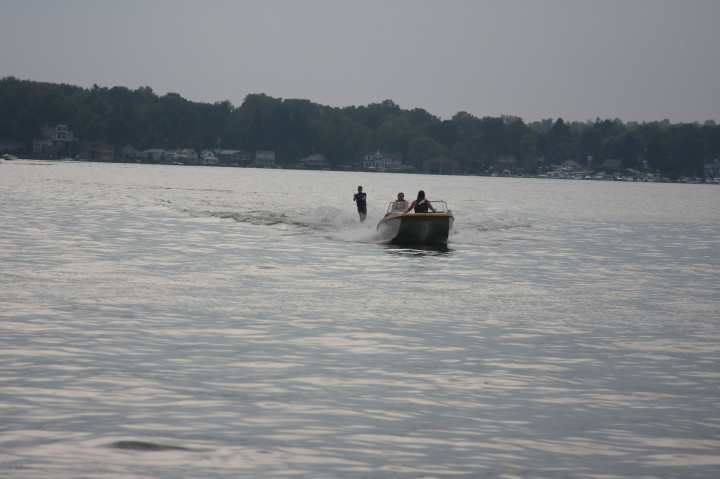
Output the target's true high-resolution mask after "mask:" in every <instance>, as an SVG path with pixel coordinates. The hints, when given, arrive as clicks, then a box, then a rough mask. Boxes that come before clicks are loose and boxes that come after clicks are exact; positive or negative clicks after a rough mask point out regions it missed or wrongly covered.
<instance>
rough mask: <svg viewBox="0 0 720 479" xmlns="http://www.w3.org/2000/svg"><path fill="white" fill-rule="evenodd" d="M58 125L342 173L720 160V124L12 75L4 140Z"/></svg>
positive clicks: (94, 135) (689, 164) (4, 86)
mask: <svg viewBox="0 0 720 479" xmlns="http://www.w3.org/2000/svg"><path fill="white" fill-rule="evenodd" d="M58 123H64V124H67V125H68V126H69V127H70V129H71V130H72V131H73V132H74V133H75V137H76V138H78V139H80V140H88V141H105V142H106V143H109V144H111V145H114V146H115V148H116V151H119V149H120V148H122V147H123V146H125V145H132V146H134V147H135V148H138V149H141V150H144V149H148V148H164V149H179V148H192V149H195V150H198V151H200V150H203V149H209V150H214V149H242V150H245V151H248V152H254V151H257V150H274V151H275V152H276V161H277V162H278V163H279V164H283V165H288V166H290V165H294V164H297V163H298V161H299V160H300V159H301V158H303V157H306V156H308V155H310V154H313V153H321V154H323V155H325V157H326V158H327V160H328V162H329V163H330V165H331V166H333V167H338V168H339V167H342V166H346V165H353V164H356V163H358V162H360V161H361V160H362V158H363V157H364V156H365V155H367V154H368V153H371V152H374V151H376V150H380V151H384V152H397V153H401V154H402V155H403V158H404V162H405V163H407V164H410V165H413V166H415V167H417V168H421V167H422V163H423V161H425V160H427V159H430V158H433V157H436V156H447V157H449V158H452V159H454V160H457V161H458V162H459V164H460V166H461V168H462V170H463V171H465V172H468V173H475V174H483V173H486V172H488V171H490V170H491V168H493V166H494V165H495V164H496V162H497V159H498V158H499V157H508V156H509V155H512V157H513V158H515V168H516V169H517V170H518V171H520V172H525V173H527V174H532V173H535V172H537V169H538V167H542V166H544V167H545V168H547V167H548V166H549V165H553V164H561V163H563V162H565V161H567V160H573V161H575V162H576V163H578V164H579V165H581V166H589V167H592V166H594V165H598V164H599V163H601V162H602V161H603V160H605V159H619V160H622V162H623V165H624V167H625V168H630V169H636V170H649V171H652V172H660V173H661V174H662V175H664V176H670V177H673V176H701V175H702V172H703V167H704V165H705V164H706V163H709V162H711V161H712V160H713V159H715V158H720V126H718V125H717V124H715V122H714V121H707V122H705V123H704V124H699V123H684V124H671V123H670V122H669V121H668V120H662V121H654V122H644V123H636V122H630V123H623V122H622V121H620V120H618V119H612V120H611V119H600V118H597V119H595V120H590V121H586V122H577V121H574V122H565V121H563V119H562V118H557V119H546V120H542V121H537V122H532V123H525V122H524V121H523V120H522V119H521V118H518V117H514V116H501V117H489V116H486V117H482V118H480V117H477V116H474V115H472V114H470V113H467V112H459V113H457V114H455V115H454V116H453V117H452V118H451V119H450V120H443V119H441V118H439V117H438V116H435V115H433V114H431V113H429V112H428V111H426V110H424V109H421V108H415V109H411V110H408V109H402V108H400V107H399V106H398V105H397V104H396V103H394V102H393V101H392V100H385V101H383V102H380V103H371V104H369V105H366V106H348V107H342V108H338V107H330V106H326V105H321V104H317V103H313V102H311V101H310V100H305V99H281V98H273V97H270V96H268V95H265V94H249V95H247V96H246V97H245V99H244V101H243V103H242V105H240V106H234V105H233V104H232V103H231V102H229V101H227V100H225V101H218V102H215V103H212V104H210V103H199V102H192V101H189V100H186V99H184V98H183V97H181V96H180V95H179V94H177V93H168V94H165V95H162V96H159V95H157V94H155V92H153V90H152V89H151V88H150V87H147V86H145V87H141V88H138V89H136V90H130V89H128V88H126V87H122V86H115V87H112V88H107V87H99V86H98V85H93V86H91V87H89V88H83V87H79V86H73V85H67V84H55V83H45V82H34V81H30V80H21V79H17V78H15V77H5V78H2V79H0V138H5V139H9V140H13V141H17V142H20V143H22V144H23V145H25V146H26V148H28V151H29V150H30V149H31V145H32V141H33V140H34V139H40V138H41V128H42V127H43V126H46V125H49V126H54V125H56V124H58ZM589 159H590V160H589ZM589 161H590V162H591V164H588V162H589Z"/></svg>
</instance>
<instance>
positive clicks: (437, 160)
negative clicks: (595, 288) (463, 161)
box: [423, 156, 460, 175]
mask: <svg viewBox="0 0 720 479" xmlns="http://www.w3.org/2000/svg"><path fill="white" fill-rule="evenodd" d="M423 172H425V173H429V174H431V175H457V174H459V173H460V162H459V161H457V160H453V159H452V158H448V157H447V156H436V157H434V158H430V159H429V160H425V161H423Z"/></svg>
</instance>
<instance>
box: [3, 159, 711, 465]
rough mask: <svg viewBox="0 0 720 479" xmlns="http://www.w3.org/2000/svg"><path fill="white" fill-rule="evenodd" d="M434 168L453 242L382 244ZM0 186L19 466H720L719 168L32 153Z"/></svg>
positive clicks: (8, 412) (6, 429)
mask: <svg viewBox="0 0 720 479" xmlns="http://www.w3.org/2000/svg"><path fill="white" fill-rule="evenodd" d="M39 164H41V165H49V164H52V165H53V167H52V168H45V167H40V168H39V167H38V166H37V165H39ZM358 184H362V185H363V187H364V189H365V191H367V192H368V198H369V202H368V220H367V221H366V222H365V223H360V222H359V221H358V219H357V212H356V209H355V205H354V203H353V202H352V194H353V193H354V191H355V190H356V188H357V185H358ZM418 189H424V190H425V191H428V192H432V195H431V197H438V198H440V197H442V198H443V199H445V200H446V201H448V204H449V206H450V207H451V208H452V210H453V212H454V213H455V214H456V215H457V216H456V218H457V219H456V222H455V225H454V228H453V231H452V232H451V236H450V241H449V243H448V244H446V245H440V246H421V247H408V246H399V245H386V244H379V240H378V235H377V232H376V230H375V225H376V224H377V222H378V221H379V219H380V218H382V215H383V214H384V212H385V207H386V205H387V201H389V200H391V199H393V198H394V197H395V195H396V193H397V191H399V190H406V191H411V190H418ZM0 191H1V192H2V194H1V195H0V265H2V266H0V359H1V361H0V392H1V394H0V418H2V419H1V420H0V476H2V477H18V478H20V477H21V478H23V479H27V478H33V479H34V478H67V477H103V478H118V479H120V478H128V477H154V478H176V477H203V478H219V477H223V478H224V477H227V478H237V477H248V478H250V477H253V478H254V477H272V478H283V477H284V478H297V477H323V478H335V477H350V478H353V477H358V478H360V477H363V478H364V477H378V478H389V477H394V478H418V477H461V476H462V477H480V476H482V477H490V478H501V477H502V478H505V477H548V478H556V477H578V478H580V477H603V478H631V477H683V478H696V479H698V478H714V477H715V476H716V475H717V470H718V467H720V456H719V455H718V453H717V451H719V450H720V440H719V439H718V438H720V421H718V419H717V418H718V411H719V410H720V397H719V396H718V395H717V393H716V392H717V389H718V386H719V384H720V378H719V377H718V371H717V365H718V364H720V347H719V346H718V344H720V327H719V323H718V322H719V320H718V318H720V299H718V297H717V288H715V287H714V286H715V285H717V284H718V283H720V267H718V264H717V251H718V247H719V246H720V244H718V238H720V218H719V216H718V210H717V204H718V200H719V198H720V187H718V186H716V185H693V186H689V185H670V184H658V185H653V184H632V183H626V182H580V181H576V182H563V181H549V180H548V181H543V180H530V179H511V178H478V177H440V176H430V175H393V174H376V173H373V174H364V173H342V172H304V171H283V170H256V169H239V168H210V167H205V168H201V167H197V168H196V167H175V166H149V165H115V164H91V163H43V162H39V163H38V162H32V163H30V162H23V161H14V162H12V163H8V164H5V163H4V164H3V165H2V175H1V176H0ZM433 256H440V257H441V259H438V258H432V257H433ZM407 258H411V259H412V260H406V259H407ZM108 446H109V447H108Z"/></svg>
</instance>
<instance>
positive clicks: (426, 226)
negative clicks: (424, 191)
mask: <svg viewBox="0 0 720 479" xmlns="http://www.w3.org/2000/svg"><path fill="white" fill-rule="evenodd" d="M430 203H431V204H432V205H433V207H434V208H435V213H433V212H431V211H428V212H427V213H405V212H404V209H403V207H402V204H398V202H396V201H391V202H390V205H389V206H388V209H387V212H386V213H385V216H383V218H382V219H381V220H380V222H379V223H378V225H377V230H378V231H379V232H380V234H381V236H382V238H383V240H385V241H388V242H390V243H394V244H408V245H423V244H442V243H447V239H448V235H449V234H450V230H451V229H452V226H453V222H454V220H455V218H454V217H453V214H452V211H450V210H449V209H448V207H447V203H445V202H444V201H442V200H431V201H430Z"/></svg>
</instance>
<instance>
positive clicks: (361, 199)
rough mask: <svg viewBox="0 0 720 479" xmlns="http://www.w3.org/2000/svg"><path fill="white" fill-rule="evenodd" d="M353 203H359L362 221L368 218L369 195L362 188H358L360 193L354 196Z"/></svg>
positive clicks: (358, 207)
mask: <svg viewBox="0 0 720 479" xmlns="http://www.w3.org/2000/svg"><path fill="white" fill-rule="evenodd" d="M353 201H354V202H355V203H357V210H358V214H359V215H360V221H364V220H365V218H366V217H367V194H366V193H364V192H363V189H362V186H358V192H357V193H355V194H354V195H353Z"/></svg>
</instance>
